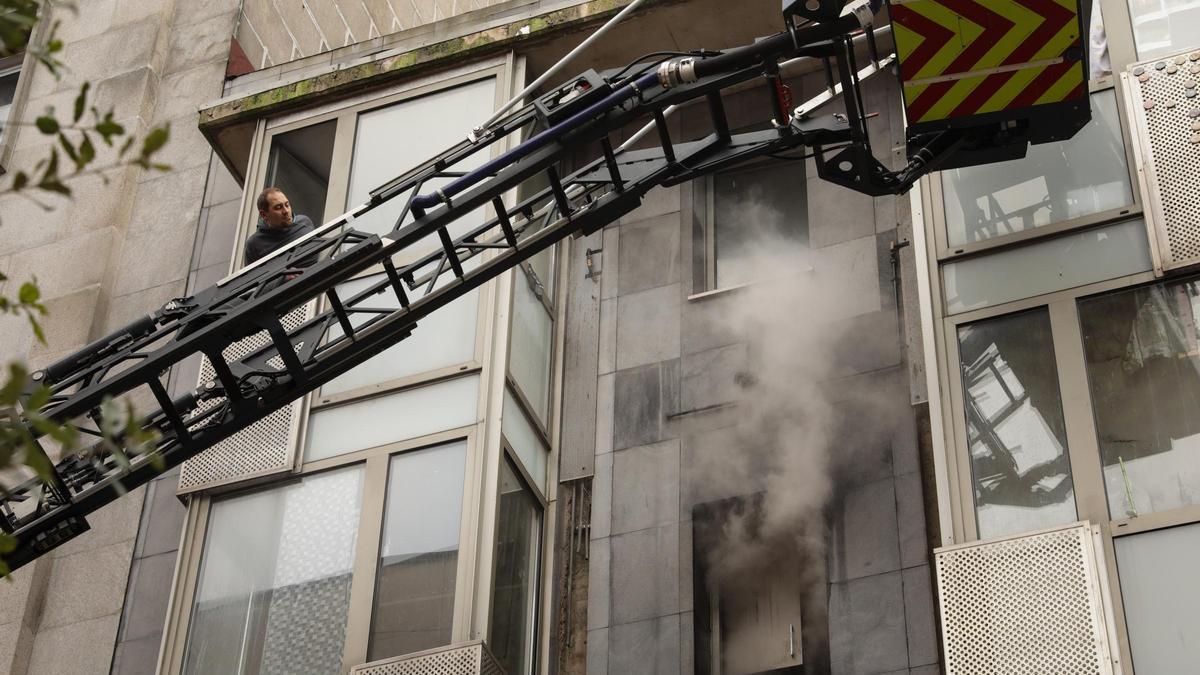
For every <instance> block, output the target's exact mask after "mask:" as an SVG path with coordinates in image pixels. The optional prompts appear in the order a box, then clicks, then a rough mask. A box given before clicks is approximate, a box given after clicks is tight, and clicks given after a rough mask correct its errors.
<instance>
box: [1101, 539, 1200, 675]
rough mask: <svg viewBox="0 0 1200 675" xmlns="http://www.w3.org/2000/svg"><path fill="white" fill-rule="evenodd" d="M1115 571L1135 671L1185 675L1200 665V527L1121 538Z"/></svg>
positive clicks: (1117, 546) (1117, 542)
mask: <svg viewBox="0 0 1200 675" xmlns="http://www.w3.org/2000/svg"><path fill="white" fill-rule="evenodd" d="M1114 544H1115V546H1116V550H1117V566H1118V568H1119V569H1120V571H1121V595H1122V597H1123V598H1124V604H1125V620H1126V623H1127V624H1128V625H1129V642H1130V646H1131V648H1132V649H1133V666H1134V668H1137V672H1139V673H1183V672H1187V671H1188V670H1190V669H1191V667H1189V666H1185V665H1184V664H1188V663H1191V664H1193V665H1194V664H1196V663H1200V643H1198V642H1197V641H1196V640H1194V639H1190V638H1189V637H1188V636H1195V635H1198V634H1200V615H1197V614H1196V605H1197V603H1200V584H1197V583H1196V561H1197V560H1200V525H1187V526H1184V527H1172V528H1169V529H1164V530H1155V531H1152V532H1145V533H1142V534H1136V535H1132V536H1128V537H1118V538H1117V539H1116V540H1115V542H1114Z"/></svg>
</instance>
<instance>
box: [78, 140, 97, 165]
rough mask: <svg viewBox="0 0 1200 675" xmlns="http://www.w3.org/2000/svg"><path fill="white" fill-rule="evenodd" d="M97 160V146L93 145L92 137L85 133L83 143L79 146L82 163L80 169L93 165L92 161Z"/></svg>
mask: <svg viewBox="0 0 1200 675" xmlns="http://www.w3.org/2000/svg"><path fill="white" fill-rule="evenodd" d="M94 159H96V146H94V145H92V137H91V136H89V135H88V134H87V132H86V131H85V132H83V142H82V143H80V144H79V161H80V162H82V164H81V165H80V168H82V167H84V166H87V165H88V164H91V162H92V160H94Z"/></svg>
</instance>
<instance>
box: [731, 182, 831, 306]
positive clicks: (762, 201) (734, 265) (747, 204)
mask: <svg viewBox="0 0 1200 675" xmlns="http://www.w3.org/2000/svg"><path fill="white" fill-rule="evenodd" d="M806 187H807V183H806V182H805V177H804V162H777V163H771V164H768V165H766V166H763V167H757V168H752V169H747V170H744V171H733V172H729V173H719V174H716V175H715V176H713V234H714V237H715V241H714V244H713V247H714V253H715V255H716V270H717V278H716V279H715V280H714V281H715V284H716V287H717V288H728V287H730V286H736V285H738V284H744V283H749V282H751V281H755V280H757V279H758V278H759V275H761V274H762V272H763V270H761V269H754V268H753V253H754V248H753V247H754V246H755V244H758V245H762V244H763V243H764V242H768V243H769V242H771V241H772V240H790V241H796V242H798V243H801V244H803V243H807V242H808V193H807V190H806Z"/></svg>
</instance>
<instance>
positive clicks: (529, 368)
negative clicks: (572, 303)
mask: <svg viewBox="0 0 1200 675" xmlns="http://www.w3.org/2000/svg"><path fill="white" fill-rule="evenodd" d="M532 270H533V268H532V266H522V267H521V269H519V270H517V271H516V273H514V275H513V308H512V341H511V344H512V346H511V348H510V350H509V356H508V359H509V361H508V368H509V372H511V373H512V376H513V379H514V380H515V381H516V383H517V386H518V387H520V389H521V393H522V394H524V395H525V399H526V400H527V401H528V403H529V406H530V407H531V408H532V409H533V413H534V414H535V415H537V418H538V419H539V420H541V421H542V422H543V423H544V422H545V421H546V420H547V419H549V415H550V365H551V357H552V356H553V353H554V350H553V347H554V344H553V343H554V319H553V317H552V316H551V315H550V311H549V309H548V308H547V307H546V305H545V304H543V302H542V297H543V296H544V295H545V287H544V286H543V285H542V282H541V281H540V278H539V276H538V275H537V274H536V273H535V272H533V271H532ZM522 272H524V273H522Z"/></svg>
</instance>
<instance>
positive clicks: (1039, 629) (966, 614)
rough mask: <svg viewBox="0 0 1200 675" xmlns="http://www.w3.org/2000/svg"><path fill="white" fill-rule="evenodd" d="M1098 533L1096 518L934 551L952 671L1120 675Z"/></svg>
mask: <svg viewBox="0 0 1200 675" xmlns="http://www.w3.org/2000/svg"><path fill="white" fill-rule="evenodd" d="M1098 549H1099V544H1098V534H1097V533H1095V532H1093V529H1092V528H1091V526H1089V525H1088V524H1087V523H1078V524H1075V525H1071V526H1068V527H1062V528H1056V529H1053V530H1043V531H1040V532H1036V533H1033V534H1028V535H1024V536H1019V537H1008V538H1005V539H998V540H993V541H990V542H979V543H974V544H967V545H963V546H952V547H947V548H942V549H938V550H937V551H935V558H936V561H937V583H938V596H939V601H940V603H941V610H942V612H941V614H942V641H943V645H944V647H945V652H946V672H947V673H949V674H950V675H1035V674H1037V675H1041V674H1046V673H1054V675H1111V674H1112V673H1113V669H1112V661H1111V659H1110V654H1111V653H1112V652H1111V650H1110V639H1111V638H1110V635H1109V625H1110V622H1109V621H1108V610H1107V605H1106V603H1105V597H1106V596H1105V595H1104V589H1103V584H1102V583H1101V580H1102V579H1103V578H1104V572H1103V569H1102V568H1101V567H1100V564H1101V563H1100V562H1099V561H1100V559H1101V558H1100V556H1099V555H1098V554H1097V550H1098Z"/></svg>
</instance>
